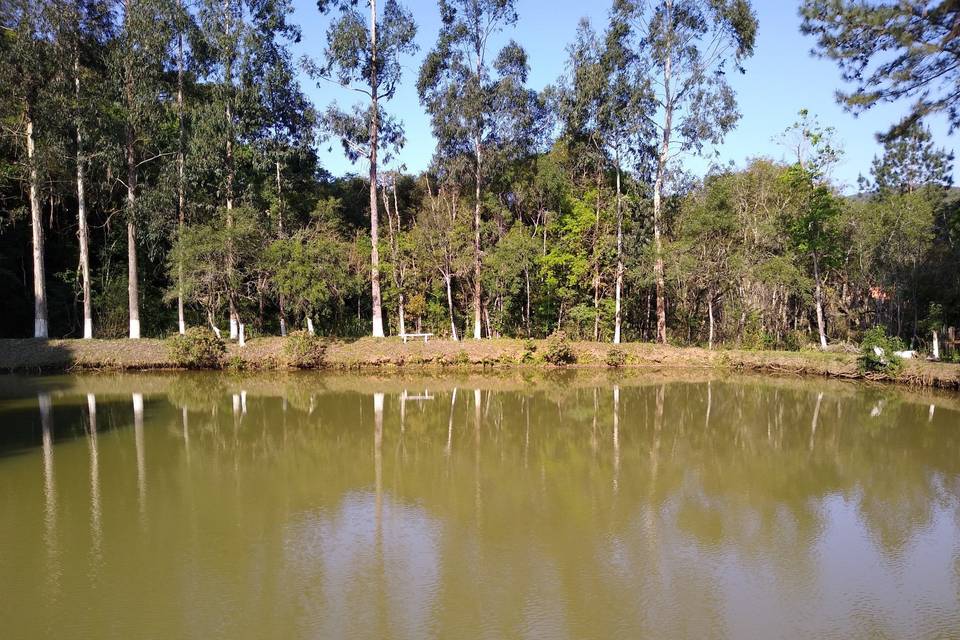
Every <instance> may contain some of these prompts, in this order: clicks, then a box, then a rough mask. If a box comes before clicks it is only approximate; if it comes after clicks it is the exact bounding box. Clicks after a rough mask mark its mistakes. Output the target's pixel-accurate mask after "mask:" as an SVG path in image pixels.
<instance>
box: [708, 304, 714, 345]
mask: <svg viewBox="0 0 960 640" xmlns="http://www.w3.org/2000/svg"><path fill="white" fill-rule="evenodd" d="M707 312H708V313H709V314H710V336H709V338H708V339H707V348H708V349H710V350H711V351H712V350H713V296H709V297H708V298H707Z"/></svg>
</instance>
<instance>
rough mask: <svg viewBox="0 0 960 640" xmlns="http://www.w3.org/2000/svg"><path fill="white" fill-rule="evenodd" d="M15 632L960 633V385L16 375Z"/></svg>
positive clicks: (2, 598)
mask: <svg viewBox="0 0 960 640" xmlns="http://www.w3.org/2000/svg"><path fill="white" fill-rule="evenodd" d="M0 637H2V638H4V639H5V640H11V639H19V638H71V639H73V638H124V639H126V638H164V639H165V638H203V639H207V638H231V639H245V638H696V639H701V638H960V396H957V395H956V394H953V395H950V394H933V393H923V394H920V393H915V392H908V391H903V390H899V389H893V388H889V387H869V386H859V385H854V384H846V383H838V382H829V381H825V380H809V379H808V380H797V379H777V378H759V377H737V376H721V377H716V376H711V374H709V373H697V372H691V373H679V372H675V373H657V372H650V373H629V374H624V375H621V376H616V375H612V374H607V373H605V372H579V373H558V374H553V375H551V374H535V373H532V372H523V371H516V370H515V371H510V372H500V373H494V374H489V375H480V374H466V373H462V374H449V375H446V374H443V375H442V374H439V373H438V374H437V375H426V374H410V375H401V374H396V375H378V376H364V375H359V374H357V375H348V374H311V373H303V374H294V373H290V374H284V373H270V374H256V375H254V374H236V375H229V374H212V373H198V374H173V373H171V374H155V373H153V374H147V373H143V374H123V375H121V374H84V375H75V376H49V377H34V378H31V377H11V376H8V377H5V378H0Z"/></svg>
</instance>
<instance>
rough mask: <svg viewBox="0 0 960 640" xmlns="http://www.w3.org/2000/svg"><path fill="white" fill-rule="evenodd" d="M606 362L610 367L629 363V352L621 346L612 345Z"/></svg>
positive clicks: (618, 366)
mask: <svg viewBox="0 0 960 640" xmlns="http://www.w3.org/2000/svg"><path fill="white" fill-rule="evenodd" d="M604 362H606V363H607V366H608V367H613V368H620V367H622V366H623V365H625V364H627V352H626V351H624V350H623V349H621V348H619V347H611V348H610V350H609V351H607V357H606V358H604Z"/></svg>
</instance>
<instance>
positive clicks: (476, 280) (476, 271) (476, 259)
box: [473, 138, 483, 340]
mask: <svg viewBox="0 0 960 640" xmlns="http://www.w3.org/2000/svg"><path fill="white" fill-rule="evenodd" d="M474 144H475V151H476V156H477V167H476V169H477V170H476V175H475V176H474V177H475V181H476V193H475V194H474V196H475V198H476V202H475V204H474V209H473V338H474V340H479V339H480V338H481V335H480V181H481V178H482V175H483V174H482V172H481V161H482V155H481V151H480V139H479V138H477V139H476V141H475V143H474Z"/></svg>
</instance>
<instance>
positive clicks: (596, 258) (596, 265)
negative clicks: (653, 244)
mask: <svg viewBox="0 0 960 640" xmlns="http://www.w3.org/2000/svg"><path fill="white" fill-rule="evenodd" d="M601 175H602V174H601V172H600V171H597V206H596V210H595V215H594V223H593V340H594V342H599V341H600V250H599V247H600V185H601V182H600V178H601ZM528 333H529V329H528Z"/></svg>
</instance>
